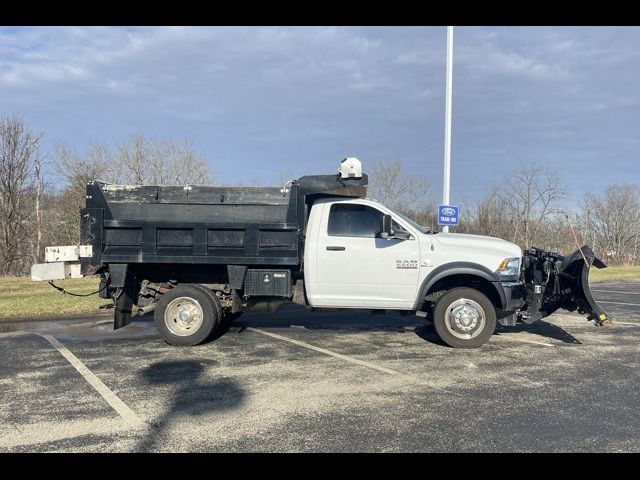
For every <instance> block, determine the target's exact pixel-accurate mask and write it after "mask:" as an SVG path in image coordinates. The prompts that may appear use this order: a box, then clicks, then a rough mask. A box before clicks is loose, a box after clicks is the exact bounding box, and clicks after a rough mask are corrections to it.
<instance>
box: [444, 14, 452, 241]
mask: <svg viewBox="0 0 640 480" xmlns="http://www.w3.org/2000/svg"><path fill="white" fill-rule="evenodd" d="M452 86H453V27H447V80H446V91H445V97H446V99H445V110H444V183H443V186H442V203H443V204H444V205H449V183H450V173H451V172H450V170H451V89H452ZM442 231H443V232H448V231H449V227H448V226H447V225H445V226H444V227H442Z"/></svg>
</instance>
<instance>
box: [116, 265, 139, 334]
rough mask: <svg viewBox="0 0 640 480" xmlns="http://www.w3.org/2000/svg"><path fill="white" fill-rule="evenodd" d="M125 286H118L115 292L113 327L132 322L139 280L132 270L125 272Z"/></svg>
mask: <svg viewBox="0 0 640 480" xmlns="http://www.w3.org/2000/svg"><path fill="white" fill-rule="evenodd" d="M125 275H126V276H125V281H124V286H123V287H121V288H117V289H116V292H115V308H114V311H113V329H114V330H118V329H119V328H122V327H126V326H127V325H129V324H130V323H131V314H132V311H133V304H134V302H135V299H136V288H137V286H138V282H137V281H136V277H135V276H134V275H132V274H131V273H130V272H126V274H125Z"/></svg>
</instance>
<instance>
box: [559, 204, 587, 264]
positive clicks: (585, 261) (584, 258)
mask: <svg viewBox="0 0 640 480" xmlns="http://www.w3.org/2000/svg"><path fill="white" fill-rule="evenodd" d="M564 218H566V219H567V223H568V224H569V230H571V233H572V234H573V239H574V240H575V241H576V246H577V247H578V250H580V255H582V259H583V260H584V263H585V265H586V266H587V268H589V267H590V266H591V265H589V262H587V257H585V256H584V253H583V252H582V247H580V243H579V242H578V237H577V236H576V232H575V231H574V230H573V225H571V221H570V220H569V215H567V214H566V213H565V214H564Z"/></svg>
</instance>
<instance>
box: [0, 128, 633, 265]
mask: <svg viewBox="0 0 640 480" xmlns="http://www.w3.org/2000/svg"><path fill="white" fill-rule="evenodd" d="M42 138H43V134H42V133H39V132H34V131H33V130H32V129H31V128H29V126H28V125H27V124H26V123H25V122H24V121H23V120H22V119H20V118H18V117H0V276H7V275H27V274H28V273H29V270H30V267H31V265H32V264H33V263H37V262H40V261H42V259H43V256H44V247H45V246H46V245H73V244H75V243H78V241H79V220H80V215H79V211H80V209H81V208H82V207H83V206H84V204H85V190H86V183H87V182H88V181H89V180H102V181H105V182H111V183H120V184H156V185H185V184H209V185H211V184H216V178H215V175H214V173H213V171H212V170H211V169H210V168H209V166H208V164H207V162H206V160H205V158H204V157H203V156H202V155H201V154H199V153H198V152H196V151H195V150H194V148H193V146H192V144H191V143H190V142H189V141H187V140H185V141H182V142H172V141H160V140H155V139H150V138H147V137H144V136H133V137H131V138H130V139H128V140H127V141H124V142H120V143H118V144H115V145H107V144H105V143H94V144H92V145H90V146H89V147H88V148H86V149H84V150H83V151H76V150H74V149H72V148H70V147H69V146H66V145H55V146H54V147H53V148H52V149H51V151H49V152H42V151H41V149H40V143H41V140H42ZM365 168H366V170H368V173H369V182H370V186H369V195H370V196H371V197H372V198H375V199H377V200H379V201H381V202H382V203H384V204H386V205H389V206H390V207H392V208H395V209H396V210H398V211H400V212H401V213H403V214H405V215H407V216H408V217H410V218H412V219H413V220H415V221H416V222H418V223H419V224H421V225H424V226H425V227H427V228H430V229H431V230H433V231H435V230H438V226H437V217H436V205H437V202H436V200H435V199H434V196H433V194H432V190H431V186H430V184H429V182H428V181H427V180H426V179H425V178H422V177H420V176H416V175H413V174H411V173H410V172H408V171H407V170H406V169H405V168H404V167H403V165H402V164H401V163H400V162H397V161H396V162H377V163H373V164H365ZM311 173H313V172H311ZM504 177H505V178H507V179H508V180H505V181H504V182H502V183H500V184H499V185H495V186H492V187H490V188H489V189H488V190H487V193H486V194H485V195H484V196H483V197H482V198H480V199H477V200H474V201H462V202H456V203H459V204H460V205H461V208H462V215H461V224H460V226H459V227H456V228H455V229H451V231H456V232H460V233H475V234H481V235H490V236H495V237H500V238H504V239H507V240H509V241H512V242H515V243H517V244H518V245H520V246H521V247H523V248H527V247H531V246H537V247H541V248H545V249H550V250H555V251H558V252H560V253H565V254H566V253H569V252H571V251H573V250H575V248H576V247H575V244H576V241H575V240H574V238H573V234H572V232H571V230H570V229H569V225H568V221H570V222H571V224H572V225H573V226H574V228H575V233H576V236H577V237H578V242H579V243H581V244H583V243H587V244H589V245H591V246H592V247H593V248H594V250H595V251H596V253H597V254H598V255H599V256H601V258H603V259H604V260H605V261H606V262H608V263H610V264H624V265H631V264H638V263H640V258H639V255H640V251H639V247H640V245H638V240H639V237H640V190H639V187H638V185H637V184H624V185H610V186H608V187H606V188H605V189H604V191H602V192H600V193H590V194H588V195H585V196H584V197H583V198H581V199H580V201H579V207H578V208H576V209H573V210H568V209H566V208H565V205H566V204H567V203H569V200H570V197H569V194H568V192H567V191H566V187H565V186H564V185H563V182H562V180H561V178H560V177H559V176H558V175H557V174H556V173H554V172H551V171H547V170H544V169H543V168H541V167H537V166H533V167H525V168H523V169H521V170H520V171H515V172H505V175H504ZM567 217H568V219H567Z"/></svg>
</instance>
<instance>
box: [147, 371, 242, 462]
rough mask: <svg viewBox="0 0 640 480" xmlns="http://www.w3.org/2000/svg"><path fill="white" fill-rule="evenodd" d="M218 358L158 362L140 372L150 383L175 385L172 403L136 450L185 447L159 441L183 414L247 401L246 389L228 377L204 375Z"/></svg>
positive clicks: (209, 410)
mask: <svg viewBox="0 0 640 480" xmlns="http://www.w3.org/2000/svg"><path fill="white" fill-rule="evenodd" d="M215 364H216V362H215V361H213V360H210V359H203V360H200V361H198V360H180V361H164V362H156V363H154V364H152V365H150V366H149V367H147V368H145V369H144V370H143V371H142V372H141V374H140V376H141V380H142V381H143V382H144V384H146V385H148V386H149V387H153V386H156V385H170V386H175V388H174V390H173V392H172V400H171V404H170V406H169V407H168V408H167V410H166V411H165V412H164V414H163V415H162V416H161V417H160V418H158V419H156V420H155V421H153V422H152V426H151V429H150V432H149V433H148V435H147V436H145V437H144V438H143V439H142V440H141V441H140V442H139V443H138V445H137V446H136V447H135V450H136V451H139V452H149V451H155V450H158V449H159V450H163V451H177V450H182V449H181V448H180V445H173V444H166V443H165V444H164V445H162V448H159V443H160V442H161V441H162V440H163V437H165V436H166V433H167V427H168V426H169V425H170V424H171V422H172V421H174V420H177V419H178V418H180V417H189V416H198V415H203V414H207V413H211V412H216V411H218V412H222V411H225V410H230V409H234V408H237V407H238V406H240V405H241V404H242V402H243V399H244V397H245V395H246V394H245V391H244V389H243V388H242V387H240V385H239V384H238V383H236V382H235V381H233V380H230V379H228V378H223V379H219V380H215V381H210V380H205V379H203V378H202V377H203V373H204V371H205V369H206V368H207V367H209V366H212V365H215Z"/></svg>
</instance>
